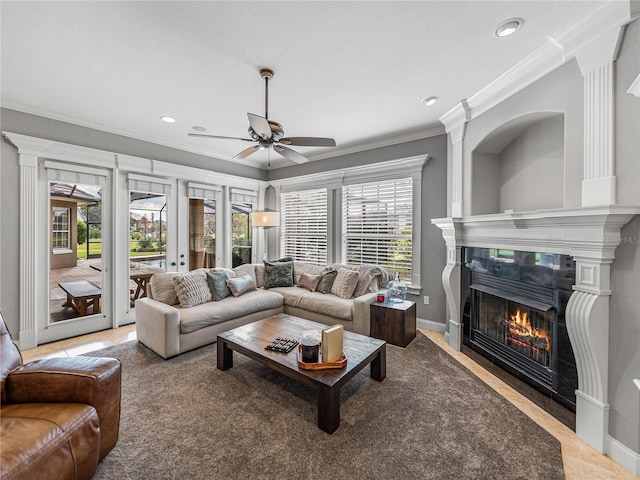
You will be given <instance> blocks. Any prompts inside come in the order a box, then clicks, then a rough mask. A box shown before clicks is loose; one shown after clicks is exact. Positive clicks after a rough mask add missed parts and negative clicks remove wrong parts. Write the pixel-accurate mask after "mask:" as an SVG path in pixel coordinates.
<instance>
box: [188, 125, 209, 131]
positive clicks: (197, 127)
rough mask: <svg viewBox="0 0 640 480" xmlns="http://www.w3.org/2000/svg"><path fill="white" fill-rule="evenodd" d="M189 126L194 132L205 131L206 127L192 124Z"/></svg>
mask: <svg viewBox="0 0 640 480" xmlns="http://www.w3.org/2000/svg"><path fill="white" fill-rule="evenodd" d="M191 128H193V129H194V130H195V131H196V132H206V131H207V129H206V128H204V127H201V126H200V125H194V126H193V127H191Z"/></svg>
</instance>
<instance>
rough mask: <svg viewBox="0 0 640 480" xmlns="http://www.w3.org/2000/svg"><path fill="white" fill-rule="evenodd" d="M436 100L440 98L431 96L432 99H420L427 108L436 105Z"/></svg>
mask: <svg viewBox="0 0 640 480" xmlns="http://www.w3.org/2000/svg"><path fill="white" fill-rule="evenodd" d="M438 100H440V97H437V96H435V95H434V96H432V97H425V98H423V99H422V103H424V104H425V105H426V106H427V107H430V106H431V105H433V104H434V103H436V102H437V101H438Z"/></svg>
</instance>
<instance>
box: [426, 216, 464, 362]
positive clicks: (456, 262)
mask: <svg viewBox="0 0 640 480" xmlns="http://www.w3.org/2000/svg"><path fill="white" fill-rule="evenodd" d="M431 223H433V224H434V225H436V226H437V227H438V228H440V229H441V230H442V236H443V238H444V240H445V242H446V244H447V265H446V266H445V267H444V270H443V271H442V286H443V287H444V292H445V294H446V298H447V310H448V312H449V317H448V318H447V325H448V327H449V328H448V331H447V332H446V333H445V338H446V340H447V342H448V343H449V345H451V347H453V348H455V349H456V350H460V348H461V347H462V341H463V330H462V327H463V326H462V320H461V315H460V313H461V312H460V273H461V272H460V270H461V260H462V247H461V246H460V244H459V242H457V241H456V222H455V220H454V219H451V218H443V219H433V220H431ZM458 228H460V227H459V226H458Z"/></svg>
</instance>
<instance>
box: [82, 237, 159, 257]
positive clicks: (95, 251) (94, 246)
mask: <svg viewBox="0 0 640 480" xmlns="http://www.w3.org/2000/svg"><path fill="white" fill-rule="evenodd" d="M137 248H138V241H137V240H131V241H129V256H131V257H141V256H144V255H158V254H160V252H158V250H157V248H156V247H154V248H156V249H155V250H150V251H142V252H137V251H135V252H134V251H132V250H137ZM100 254H102V241H101V240H92V241H91V243H89V255H100ZM76 257H77V258H87V244H86V243H83V244H81V245H78V251H77V253H76Z"/></svg>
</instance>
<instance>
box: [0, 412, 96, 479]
mask: <svg viewBox="0 0 640 480" xmlns="http://www.w3.org/2000/svg"><path fill="white" fill-rule="evenodd" d="M0 413H1V414H0V417H1V418H0V424H1V426H0V429H1V430H2V435H1V436H0V452H1V454H2V458H1V460H0V478H3V479H5V478H6V479H7V480H10V479H25V478H91V477H93V475H94V473H95V471H96V468H97V467H98V462H99V460H100V420H99V419H98V414H97V413H96V410H95V409H94V408H93V407H92V406H90V405H86V404H82V403H23V404H13V405H3V406H2V408H1V410H0ZM47 472H49V473H48V475H47Z"/></svg>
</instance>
